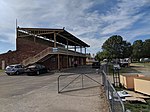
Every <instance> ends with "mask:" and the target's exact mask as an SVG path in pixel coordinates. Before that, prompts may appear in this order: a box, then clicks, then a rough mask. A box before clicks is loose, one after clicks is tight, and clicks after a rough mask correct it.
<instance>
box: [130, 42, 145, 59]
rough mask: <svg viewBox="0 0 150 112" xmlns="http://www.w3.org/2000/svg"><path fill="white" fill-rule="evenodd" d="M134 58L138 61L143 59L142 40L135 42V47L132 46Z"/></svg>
mask: <svg viewBox="0 0 150 112" xmlns="http://www.w3.org/2000/svg"><path fill="white" fill-rule="evenodd" d="M132 48H133V50H132V57H133V58H134V59H137V60H139V59H140V58H142V57H143V56H144V55H143V53H144V51H143V50H144V48H143V42H142V40H136V41H134V42H133V45H132Z"/></svg>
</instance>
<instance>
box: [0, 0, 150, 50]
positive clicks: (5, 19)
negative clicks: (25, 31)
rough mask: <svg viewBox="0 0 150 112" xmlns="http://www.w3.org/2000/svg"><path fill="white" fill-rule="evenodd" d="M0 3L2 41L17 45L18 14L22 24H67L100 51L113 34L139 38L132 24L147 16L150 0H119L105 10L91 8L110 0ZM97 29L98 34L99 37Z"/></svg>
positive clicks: (61, 25)
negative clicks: (143, 9) (144, 8)
mask: <svg viewBox="0 0 150 112" xmlns="http://www.w3.org/2000/svg"><path fill="white" fill-rule="evenodd" d="M105 2H106V3H105ZM0 4H1V6H0V10H1V13H0V17H1V18H0V34H1V36H0V41H5V40H7V42H10V43H14V45H15V19H16V18H17V19H18V23H19V26H20V27H48V28H63V27H66V30H69V31H70V32H71V33H72V34H74V35H76V36H77V37H79V38H80V39H81V40H84V41H85V42H87V43H88V44H90V46H91V48H90V49H89V51H90V52H93V51H94V52H97V51H98V50H100V47H101V45H102V44H103V42H104V41H105V40H106V39H107V38H108V37H109V36H111V35H113V34H117V33H119V34H120V35H121V34H123V35H125V36H126V37H127V35H129V36H131V37H129V38H128V39H130V38H132V39H133V38H135V37H136V36H137V34H139V33H136V34H134V33H132V34H130V31H131V29H132V26H133V25H134V24H135V23H136V22H137V21H139V20H140V19H141V18H142V17H143V16H145V13H144V12H142V13H139V10H140V9H141V8H142V7H143V6H145V5H148V4H150V1H149V0H142V1H138V0H132V1H130V0H118V1H117V4H114V5H113V6H112V7H110V8H108V9H107V10H106V11H105V13H101V10H99V9H98V8H97V9H95V10H92V11H90V12H89V11H88V10H89V9H91V8H93V7H94V6H95V5H97V4H98V5H99V7H103V5H107V4H108V1H107V0H71V1H70V0H59V1H57V0H42V1H41V0H14V1H13V0H1V1H0ZM149 20H150V19H149V18H146V19H145V20H144V21H143V23H146V22H148V21H149ZM147 28H148V27H145V28H144V27H143V29H142V30H143V32H140V34H139V35H142V34H144V33H145V34H149V33H148V31H149V30H147ZM124 30H126V32H127V33H126V34H125V31H124ZM138 31H140V28H139V30H138ZM134 32H136V30H135V31H134ZM95 33H98V36H96V37H95ZM2 36H4V37H2ZM106 36H108V37H106Z"/></svg>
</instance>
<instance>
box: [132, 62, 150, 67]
mask: <svg viewBox="0 0 150 112" xmlns="http://www.w3.org/2000/svg"><path fill="white" fill-rule="evenodd" d="M133 64H134V65H139V66H143V67H148V68H150V63H133Z"/></svg>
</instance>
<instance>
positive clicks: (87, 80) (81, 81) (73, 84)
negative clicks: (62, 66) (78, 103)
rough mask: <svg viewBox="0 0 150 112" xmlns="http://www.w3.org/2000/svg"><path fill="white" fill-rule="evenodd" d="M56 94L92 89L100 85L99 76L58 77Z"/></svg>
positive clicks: (94, 74)
mask: <svg viewBox="0 0 150 112" xmlns="http://www.w3.org/2000/svg"><path fill="white" fill-rule="evenodd" d="M57 80H58V93H62V92H69V91H75V90H81V89H87V88H92V87H96V86H100V85H101V75H100V74H98V73H91V74H66V75H60V76H59V77H58V79H57Z"/></svg>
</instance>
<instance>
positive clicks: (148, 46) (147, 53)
mask: <svg viewBox="0 0 150 112" xmlns="http://www.w3.org/2000/svg"><path fill="white" fill-rule="evenodd" d="M143 57H144V58H150V39H147V40H145V41H144V42H143Z"/></svg>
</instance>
